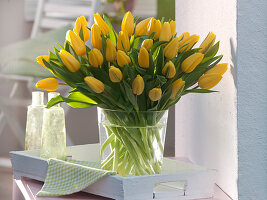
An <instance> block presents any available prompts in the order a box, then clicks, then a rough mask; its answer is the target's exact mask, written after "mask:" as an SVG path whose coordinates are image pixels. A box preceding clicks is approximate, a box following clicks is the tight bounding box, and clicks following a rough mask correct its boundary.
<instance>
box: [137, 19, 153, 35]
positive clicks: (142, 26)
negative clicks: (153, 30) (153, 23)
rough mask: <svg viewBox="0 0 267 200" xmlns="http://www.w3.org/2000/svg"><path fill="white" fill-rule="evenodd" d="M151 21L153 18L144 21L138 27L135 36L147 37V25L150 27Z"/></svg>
mask: <svg viewBox="0 0 267 200" xmlns="http://www.w3.org/2000/svg"><path fill="white" fill-rule="evenodd" d="M150 19H151V17H150V18H147V19H144V20H142V21H141V22H139V23H138V24H137V25H136V28H135V35H137V36H139V35H146V34H147V25H148V23H149V21H150Z"/></svg>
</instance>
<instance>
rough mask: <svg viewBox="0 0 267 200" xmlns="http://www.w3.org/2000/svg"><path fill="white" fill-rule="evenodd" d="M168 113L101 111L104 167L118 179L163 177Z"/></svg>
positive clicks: (100, 121)
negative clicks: (150, 175) (161, 174)
mask: <svg viewBox="0 0 267 200" xmlns="http://www.w3.org/2000/svg"><path fill="white" fill-rule="evenodd" d="M167 116H168V111H154V112H147V111H144V112H138V113H137V112H133V113H126V112H123V111H111V110H105V109H98V120H99V137H100V144H101V152H100V153H101V158H102V160H101V166H102V168H103V169H106V170H111V171H116V172H117V174H118V175H121V176H127V175H133V176H138V175H146V174H159V173H160V172H161V166H162V161H163V152H164V142H165V133H166V127H167Z"/></svg>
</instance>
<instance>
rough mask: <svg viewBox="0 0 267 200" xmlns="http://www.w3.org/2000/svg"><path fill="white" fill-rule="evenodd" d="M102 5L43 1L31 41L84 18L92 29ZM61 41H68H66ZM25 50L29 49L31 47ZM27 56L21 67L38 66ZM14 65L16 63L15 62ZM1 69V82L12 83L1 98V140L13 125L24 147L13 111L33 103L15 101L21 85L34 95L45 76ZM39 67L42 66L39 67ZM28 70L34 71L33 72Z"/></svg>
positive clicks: (92, 1) (69, 0)
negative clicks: (94, 19) (36, 87)
mask: <svg viewBox="0 0 267 200" xmlns="http://www.w3.org/2000/svg"><path fill="white" fill-rule="evenodd" d="M100 3H101V1H100V0H53V1H52V0H39V1H38V6H37V10H36V17H35V21H34V24H33V28H32V33H31V38H32V39H33V38H35V37H36V36H37V35H38V34H39V33H41V32H43V31H45V30H52V29H58V28H60V27H64V26H66V25H68V24H72V25H73V24H74V22H75V19H76V18H77V17H78V16H81V15H84V16H85V17H87V18H88V25H89V26H91V25H92V24H93V14H94V13H96V12H97V11H98V10H99V7H100ZM61 35H62V34H61ZM61 37H62V36H61ZM61 39H63V40H64V38H61ZM33 43H34V45H35V46H34V47H35V48H36V43H37V42H36V41H35V40H34V42H33ZM13 47H14V46H13ZM20 48H21V45H20ZM13 49H14V48H13ZM21 49H23V48H21ZM25 49H29V45H28V43H27V47H26V48H25ZM47 49H48V47H46V50H45V52H44V53H42V54H46V53H47ZM40 55H41V54H40ZM23 56H24V57H23ZM23 56H21V57H19V55H18V56H17V57H16V59H17V60H16V61H17V64H18V65H19V62H20V61H21V62H24V66H25V64H26V66H27V62H28V63H29V65H35V64H34V62H35V58H36V56H35V55H32V57H30V56H31V55H26V56H25V54H24V55H23ZM5 57H6V56H5ZM10 61H11V62H12V60H10ZM7 62H8V59H7ZM0 65H1V63H0ZM2 65H5V64H2ZM15 65H16V64H15ZM1 67H2V68H3V67H4V66H0V80H1V79H2V80H5V81H10V83H11V84H12V89H11V90H10V92H9V95H7V96H5V97H3V96H1V95H0V136H1V133H2V132H3V129H4V127H5V125H6V124H9V126H10V127H11V129H12V132H13V134H14V136H15V137H16V138H17V139H18V141H19V143H20V144H21V146H23V145H24V130H23V128H22V127H21V126H20V124H19V123H18V119H17V117H16V116H15V114H14V113H12V111H11V109H10V108H11V107H14V106H27V105H29V102H30V101H29V100H24V99H19V100H14V99H13V96H14V94H15V93H16V92H17V90H18V85H19V84H21V83H24V84H25V83H26V84H27V85H28V89H29V91H33V90H34V83H36V82H37V80H38V79H40V77H41V76H44V73H41V76H39V75H37V76H35V75H32V74H27V73H22V74H16V70H14V74H12V72H11V73H8V74H5V73H3V71H2V72H1ZM17 67H18V66H17ZM36 67H40V66H39V65H38V64H37V63H36ZM27 70H28V71H30V70H29V69H27ZM27 70H25V71H27ZM42 70H43V69H42V68H40V71H42ZM22 71H23V69H22ZM48 75H49V74H48ZM50 75H51V74H50ZM62 92H66V90H65V91H64V90H63V91H62ZM68 144H69V145H71V140H70V139H69V138H68Z"/></svg>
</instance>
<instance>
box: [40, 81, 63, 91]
mask: <svg viewBox="0 0 267 200" xmlns="http://www.w3.org/2000/svg"><path fill="white" fill-rule="evenodd" d="M35 87H37V88H39V89H42V90H46V91H55V90H57V89H58V81H57V79H55V78H46V79H43V80H40V81H38V82H37V83H36V85H35Z"/></svg>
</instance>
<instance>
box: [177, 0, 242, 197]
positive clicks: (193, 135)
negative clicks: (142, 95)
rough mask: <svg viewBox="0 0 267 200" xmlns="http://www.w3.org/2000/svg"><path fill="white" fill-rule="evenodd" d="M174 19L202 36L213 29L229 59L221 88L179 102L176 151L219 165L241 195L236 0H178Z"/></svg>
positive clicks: (223, 182)
mask: <svg viewBox="0 0 267 200" xmlns="http://www.w3.org/2000/svg"><path fill="white" fill-rule="evenodd" d="M176 22H177V31H178V33H182V32H185V31H189V32H190V33H191V34H195V33H196V34H199V35H200V36H201V39H200V40H201V41H202V40H203V39H204V38H205V36H206V34H207V33H208V32H209V31H213V32H214V33H215V34H216V35H217V40H220V41H221V42H220V44H221V45H220V53H221V54H223V55H224V58H223V62H227V63H229V64H230V65H231V67H230V69H229V70H228V71H227V72H226V74H225V75H224V78H223V79H222V81H221V82H220V84H219V85H217V86H216V87H215V88H213V89H214V90H218V91H220V92H219V93H214V94H190V95H188V96H185V97H183V98H182V100H181V102H179V103H178V104H177V105H176V124H175V126H176V156H186V157H189V158H190V159H191V160H192V161H193V162H196V163H198V164H200V165H204V166H207V167H209V168H215V169H218V177H217V181H216V183H217V184H218V185H219V186H220V187H221V188H222V189H223V190H224V191H225V192H226V193H227V194H229V195H230V196H231V197H232V198H233V199H237V120H236V115H237V113H236V87H235V81H234V76H235V73H234V72H235V68H234V63H233V62H234V60H235V48H236V1H235V0H228V1H226V0H198V1H195V0H187V1H184V0H176ZM199 44H200V42H199V43H198V45H199Z"/></svg>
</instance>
